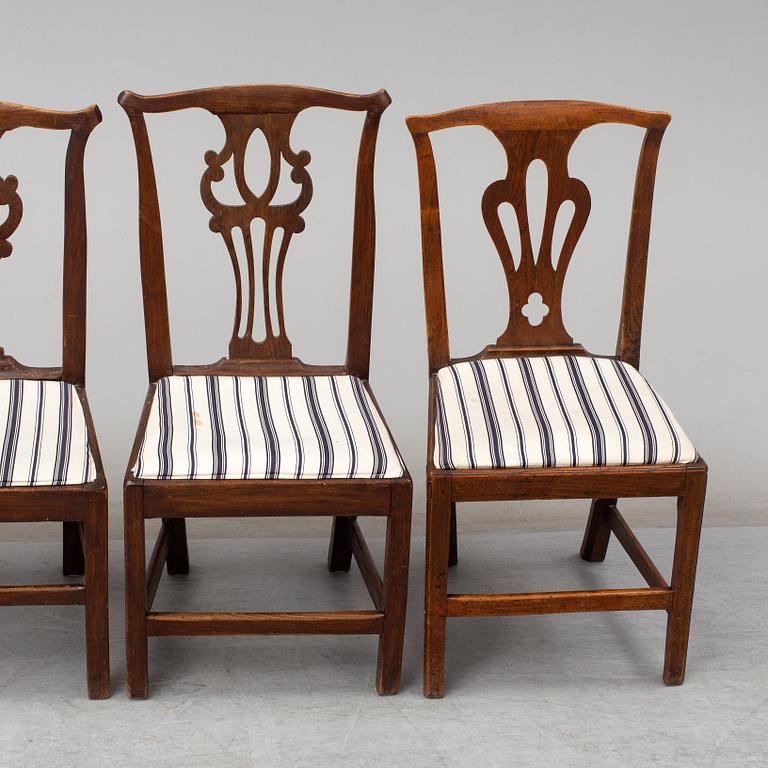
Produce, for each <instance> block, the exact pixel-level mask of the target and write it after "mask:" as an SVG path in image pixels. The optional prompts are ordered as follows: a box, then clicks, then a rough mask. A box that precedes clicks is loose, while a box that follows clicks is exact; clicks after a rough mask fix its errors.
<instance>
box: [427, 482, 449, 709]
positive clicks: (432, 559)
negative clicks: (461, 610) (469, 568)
mask: <svg viewBox="0 0 768 768" xmlns="http://www.w3.org/2000/svg"><path fill="white" fill-rule="evenodd" d="M450 518H451V485H450V483H449V482H440V481H439V480H435V479H434V478H433V479H429V480H428V481H427V535H426V577H425V583H424V695H425V696H426V697H428V698H431V699H434V698H440V697H441V696H442V695H443V690H444V687H445V625H446V620H447V607H448V553H449V549H450V542H449V539H450Z"/></svg>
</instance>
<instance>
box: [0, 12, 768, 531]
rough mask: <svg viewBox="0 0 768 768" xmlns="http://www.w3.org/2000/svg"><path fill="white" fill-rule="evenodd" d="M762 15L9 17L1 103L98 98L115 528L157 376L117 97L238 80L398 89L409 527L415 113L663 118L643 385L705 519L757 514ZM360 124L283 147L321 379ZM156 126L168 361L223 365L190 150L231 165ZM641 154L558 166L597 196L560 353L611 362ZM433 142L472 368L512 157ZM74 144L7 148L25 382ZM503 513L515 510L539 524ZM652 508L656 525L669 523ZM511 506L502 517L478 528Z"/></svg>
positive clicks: (96, 195)
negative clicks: (494, 229)
mask: <svg viewBox="0 0 768 768" xmlns="http://www.w3.org/2000/svg"><path fill="white" fill-rule="evenodd" d="M43 19H44V20H45V21H46V23H45V24H41V20H43ZM766 21H768V6H766V4H765V3H762V2H728V3H701V2H678V3H668V2H644V3H616V2H580V3H570V2H557V3H556V2H537V3H510V2H498V3H490V2H489V3H467V2H445V1H443V2H428V3H427V2H425V3H416V2H407V3H394V2H386V3H385V2H381V3H363V2H334V3H293V2H280V3H272V4H264V3H254V2H215V3H214V2H207V3H203V2H184V3H182V2H178V3H171V2H167V3H160V2H157V1H156V0H155V1H154V2H148V1H146V0H134V1H133V2H130V3H128V2H119V3H118V2H102V3H95V2H94V3H85V2H70V3H66V4H64V3H58V2H49V3H32V2H29V3H16V4H13V6H7V7H4V8H3V11H2V45H0V62H1V63H2V66H0V72H1V73H2V75H1V76H0V98H2V99H4V100H9V101H17V102H22V103H26V104H33V105H39V106H46V107H55V108H61V109H73V108H78V107H82V106H85V105H86V104H89V103H91V102H96V103H98V104H99V105H100V107H101V109H102V112H103V114H104V123H103V124H102V125H101V126H99V127H98V128H97V129H96V130H95V132H94V134H93V136H92V139H91V142H90V145H89V150H88V155H87V192H88V206H89V209H88V214H89V229H90V237H89V249H90V251H89V259H90V267H89V281H90V282H89V322H88V333H89V337H88V390H89V396H90V400H91V403H92V408H93V411H94V417H95V420H96V427H97V430H98V436H99V440H100V443H101V449H102V453H103V456H104V461H105V464H106V468H107V472H108V474H109V481H110V487H111V499H112V510H113V515H114V522H115V525H114V526H113V532H114V533H115V535H119V533H120V531H119V527H118V520H119V510H120V498H121V480H122V475H123V472H124V470H125V465H126V461H127V458H128V452H129V449H130V446H131V443H132V441H133V435H134V430H135V426H136V421H137V418H138V415H139V412H140V409H141V405H142V402H143V399H144V395H145V389H146V380H147V376H146V358H145V349H144V330H143V317H142V309H141V290H140V284H139V261H138V238H137V190H136V169H135V156H134V149H133V144H132V140H131V136H130V131H129V127H128V122H127V119H126V117H125V115H124V114H123V112H122V110H121V109H120V108H119V107H118V106H117V104H116V102H115V99H116V97H117V94H118V93H119V92H120V90H121V89H123V88H130V89H133V90H135V91H138V92H140V93H161V92H167V91H175V90H181V89H187V88H195V87H201V86H210V85H221V84H231V83H246V82H253V83H300V84H308V85H315V86H322V87H328V88H335V89H338V90H345V91H351V92H359V93H365V92H369V91H373V90H376V89H377V88H380V87H385V88H387V89H388V90H389V92H390V94H391V96H392V99H393V104H392V106H391V107H390V108H389V109H388V110H387V112H386V113H385V116H384V118H383V120H382V125H381V132H380V140H379V149H378V157H377V167H376V174H377V177H376V189H377V204H378V256H377V273H376V301H375V317H374V331H373V361H372V372H371V379H372V382H373V385H374V388H375V391H376V392H377V395H378V398H379V400H380V403H381V405H382V407H383V409H384V411H385V414H386V416H387V418H388V421H389V423H390V425H391V427H392V429H393V432H394V434H395V436H396V438H397V441H398V443H399V445H400V447H401V449H402V451H403V454H404V456H405V459H406V461H407V463H408V465H409V467H410V469H411V472H412V474H413V476H414V480H415V483H416V493H415V499H414V501H415V505H416V507H415V510H416V519H417V520H419V519H420V518H421V515H422V505H423V490H422V486H423V465H424V447H425V420H426V419H425V412H426V407H425V406H426V347H425V333H424V312H423V304H422V291H421V252H420V236H419V218H418V194H417V177H416V163H415V157H414V152H413V146H412V143H411V140H410V137H409V135H408V133H407V131H406V128H405V125H404V122H403V119H404V117H405V116H406V115H408V114H413V113H427V112H436V111H441V110H444V109H448V108H451V107H455V106H460V105H464V104H473V103H480V102H488V101H496V100H509V99H561V98H566V99H568V98H570V99H588V100H595V101H606V102H615V103H619V104H627V105H631V106H635V107H644V108H649V109H663V110H668V111H670V112H671V113H672V116H673V119H672V123H671V125H670V127H669V129H668V131H667V135H666V138H665V140H664V145H663V148H662V153H661V158H660V164H659V173H658V180H657V193H656V205H655V209H654V221H653V230H652V238H651V249H650V250H651V254H650V269H649V275H648V289H647V303H646V322H645V328H644V343H643V356H642V370H643V371H644V373H645V374H646V375H647V376H648V377H649V378H650V379H651V380H652V381H653V382H654V383H655V384H656V385H657V387H658V389H660V391H661V393H662V395H663V396H664V397H665V399H666V400H667V401H668V402H669V404H670V405H671V406H672V408H673V409H674V411H675V413H676V414H677V416H678V418H679V419H680V421H681V422H682V424H683V425H684V427H685V428H686V429H687V431H688V432H689V434H690V435H691V436H692V438H693V439H694V442H695V443H696V445H697V446H698V448H699V449H700V451H701V452H702V454H703V455H704V456H705V458H706V459H707V460H708V462H709V464H710V471H711V474H710V492H709V501H708V507H707V514H708V520H709V522H710V524H718V523H719V524H723V523H733V524H739V523H744V522H753V523H754V522H756V521H763V522H764V521H766V519H768V513H767V512H766V490H765V488H766V484H765V472H766V425H767V423H768V418H767V417H768V413H767V410H768V409H767V407H766V386H765V382H766V379H767V378H768V377H767V375H766V374H768V369H767V365H766V356H765V354H764V353H763V351H762V349H761V347H760V340H761V339H762V337H763V336H764V334H760V333H759V330H762V329H764V327H765V319H764V318H765V302H766V298H765V297H766V293H765V291H766V277H767V276H768V273H767V271H766V256H765V233H764V219H765V211H766V210H767V209H768V192H766V189H767V187H766V185H765V172H766V160H768V157H767V156H766V155H767V149H766V148H767V147H768V131H766V99H765V76H766V67H767V65H768V49H766V46H765V31H766ZM360 126H361V122H360V120H359V119H358V117H357V116H351V115H347V114H340V115H336V114H333V113H331V112H323V111H320V110H314V111H312V112H310V113H305V114H304V115H303V116H302V117H301V118H300V119H299V121H298V122H297V124H296V128H295V131H294V135H293V146H294V148H296V149H303V148H306V149H309V150H310V151H311V153H312V157H313V159H312V163H311V165H310V172H311V173H312V176H313V180H314V184H315V199H314V200H313V202H312V204H311V205H310V207H309V209H308V210H307V214H306V218H307V229H306V231H305V233H303V234H301V235H299V236H297V237H296V238H295V239H294V244H293V247H292V250H291V252H290V253H289V256H288V261H287V266H286V302H287V323H288V330H289V334H290V335H291V337H292V339H293V340H294V345H295V351H296V352H297V353H298V355H299V356H300V357H302V358H303V359H305V360H307V361H311V362H338V361H341V360H342V359H343V354H344V343H345V329H346V322H347V289H348V274H349V262H350V243H351V231H352V230H351V223H352V218H351V215H352V190H353V186H352V183H353V171H354V157H355V152H356V144H357V137H358V132H359V129H360ZM149 127H150V133H151V137H152V139H153V142H154V151H155V158H156V163H157V167H158V182H159V185H160V196H161V206H162V211H163V214H164V225H165V245H166V261H167V269H168V283H169V290H170V294H171V314H172V317H171V322H172V333H173V337H174V355H175V359H176V361H177V362H206V361H212V360H215V359H217V358H218V357H220V356H221V355H223V354H225V352H226V344H227V341H228V338H229V333H230V329H231V322H232V312H233V305H232V299H233V285H232V275H231V270H230V267H229V265H228V259H227V256H226V252H225V249H224V246H223V243H222V242H221V240H220V239H219V238H218V236H217V235H213V234H211V233H210V232H209V231H208V228H207V219H208V216H207V212H206V211H205V209H204V208H203V205H202V203H201V201H200V198H199V192H198V185H199V179H200V175H201V174H202V172H203V170H204V164H203V159H202V157H203V153H204V152H205V151H206V150H207V149H212V148H219V147H220V145H221V142H222V136H223V132H222V130H221V126H220V125H219V123H218V121H217V120H216V119H215V118H213V117H212V116H210V115H208V114H207V113H205V112H199V111H190V112H188V113H185V114H178V115H175V116H171V117H161V118H157V119H152V118H150V120H149ZM639 139H640V132H639V130H636V129H630V128H623V127H601V128H596V129H593V131H592V132H591V133H588V134H585V135H584V136H583V137H582V138H581V139H580V140H579V143H578V145H577V148H576V150H575V152H574V155H573V158H572V164H571V168H572V171H573V172H574V174H575V175H578V176H580V177H581V178H583V179H584V180H585V181H586V182H587V184H588V185H589V186H590V189H591V191H592V196H593V213H592V217H591V219H590V221H589V224H588V226H587V230H586V232H585V234H584V236H583V238H582V241H581V243H580V245H579V247H578V249H577V251H576V253H575V255H574V259H573V262H572V268H571V271H570V274H569V278H568V280H567V283H566V300H565V318H566V324H567V326H568V328H569V330H570V331H571V333H572V334H573V335H574V337H575V338H576V339H577V340H580V341H583V342H584V343H585V344H586V345H587V346H588V348H590V349H592V350H595V351H601V352H611V351H612V350H613V345H614V341H615V334H616V322H617V318H618V311H619V305H620V289H621V280H622V275H623V262H624V253H625V247H626V234H627V225H628V214H629V203H630V194H631V185H632V175H633V169H634V162H635V159H636V153H637V150H638V147H639ZM435 145H436V152H437V160H438V166H439V170H440V171H441V173H442V175H441V182H442V187H441V194H442V196H443V200H442V202H443V212H444V227H445V244H446V248H445V250H446V258H447V261H448V266H447V281H448V289H449V300H450V321H451V323H452V327H451V338H452V343H453V349H454V352H455V353H456V354H471V353H473V352H476V351H478V350H479V349H480V348H482V347H483V346H484V345H485V344H486V343H488V342H489V341H492V340H493V339H495V338H496V336H498V334H499V333H500V331H501V330H502V328H503V326H504V322H505V320H504V287H503V280H502V272H501V268H500V265H499V262H498V258H497V256H496V253H495V251H494V250H493V247H492V245H491V243H490V239H489V237H488V235H487V233H486V232H485V230H484V228H483V225H482V219H481V216H480V208H479V197H480V194H481V192H482V190H483V189H484V188H485V187H486V186H487V185H488V183H490V182H491V181H492V180H494V179H496V178H500V175H501V174H503V172H504V164H503V156H502V153H501V150H500V147H499V146H497V145H496V144H495V140H494V139H493V137H492V136H491V135H490V134H485V133H484V132H483V131H482V129H471V128H470V129H462V130H457V131H454V132H452V133H448V134H445V135H438V136H437V137H436V140H435ZM63 148H64V137H63V136H53V135H52V134H48V135H35V132H31V131H15V132H12V133H10V134H7V135H6V136H5V137H4V138H3V139H2V141H0V175H3V176H5V175H7V174H9V173H15V174H16V175H17V176H18V177H19V179H20V192H21V194H22V196H23V198H24V203H25V216H24V220H23V223H22V225H21V228H20V230H19V231H18V233H17V235H16V236H15V238H14V243H15V250H14V253H13V255H12V256H11V258H9V259H7V260H4V261H3V262H2V263H0V344H3V345H4V346H5V347H6V350H7V351H8V353H10V354H14V355H17V356H18V357H19V358H20V359H22V360H23V361H25V362H29V363H34V364H53V363H54V362H55V361H57V360H58V359H60V351H59V345H60V341H59V339H60V332H61V320H60V302H61V299H60V280H61V232H62V211H61V209H62V189H63V187H62V170H63V158H64V155H63ZM258 157H259V156H258V153H254V156H253V157H252V158H251V159H252V160H253V173H254V175H255V176H257V177H258V176H259V173H262V174H263V171H259V169H258V168H257V167H256V162H257V160H258ZM255 186H258V184H255ZM539 188H540V189H543V187H541V184H539ZM535 207H536V208H538V209H540V208H541V206H540V205H538V206H535ZM550 506H551V505H550ZM516 509H517V510H518V511H519V512H521V514H522V518H520V517H518V518H517V519H518V520H519V519H524V520H526V519H528V518H527V517H525V515H526V512H523V511H522V510H520V506H519V505H517V507H516ZM556 509H559V508H556ZM576 509H578V510H581V512H584V511H585V504H584V503H583V502H579V504H578V506H572V507H568V508H567V510H566V512H567V515H566V517H567V519H568V520H569V521H570V523H569V524H572V525H581V522H582V519H583V516H581V515H577V516H576V517H574V516H573V515H572V510H576ZM664 509H665V512H664V515H665V517H664V519H665V520H667V521H669V522H671V519H672V518H671V516H670V515H669V514H668V513H669V511H670V510H671V507H670V506H669V505H667V506H666V507H665V508H664ZM509 510H510V506H509V505H501V506H498V507H497V508H496V510H495V512H494V513H492V514H496V515H504V514H507V513H508V512H509ZM526 510H527V508H526ZM481 514H486V515H488V514H489V513H487V512H486V513H481ZM553 514H559V513H553ZM652 514H653V513H652ZM507 517H509V515H508V514H507ZM478 519H486V520H490V519H491V517H486V518H482V517H481V518H478ZM552 519H553V518H552V517H550V518H547V517H544V518H541V519H539V520H538V523H539V524H543V521H546V520H549V521H550V522H551V520H552ZM530 520H531V521H532V522H534V521H536V520H535V516H534V517H533V518H530ZM656 522H658V520H657V521H656Z"/></svg>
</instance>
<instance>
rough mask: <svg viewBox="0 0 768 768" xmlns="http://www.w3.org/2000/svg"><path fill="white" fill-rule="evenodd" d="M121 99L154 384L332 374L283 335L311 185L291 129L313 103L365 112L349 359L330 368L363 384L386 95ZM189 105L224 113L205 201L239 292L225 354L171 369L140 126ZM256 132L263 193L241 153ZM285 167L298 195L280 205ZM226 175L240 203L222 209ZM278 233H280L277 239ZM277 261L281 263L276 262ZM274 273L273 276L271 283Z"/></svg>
mask: <svg viewBox="0 0 768 768" xmlns="http://www.w3.org/2000/svg"><path fill="white" fill-rule="evenodd" d="M118 101H119V103H120V104H121V106H122V107H123V109H125V111H126V113H127V114H128V117H129V119H130V121H131V127H132V129H133V135H134V140H135V143H136V154H137V160H138V169H139V197H140V201H139V205H140V210H141V213H140V217H139V222H140V224H139V226H140V245H141V268H142V285H143V290H144V319H145V327H146V334H147V357H148V365H149V376H150V380H151V381H156V380H157V379H158V378H159V377H161V376H168V375H171V374H172V373H173V372H177V373H202V372H218V373H227V372H230V373H244V374H247V373H264V372H268V373H269V372H273V373H301V372H305V371H310V370H313V371H319V370H330V367H328V366H322V367H321V366H317V367H313V366H307V365H305V364H303V363H302V362H301V361H299V360H297V359H295V358H293V357H292V349H291V342H290V341H289V339H288V337H287V335H286V332H285V320H284V310H283V307H284V303H283V281H282V276H283V267H284V264H285V258H286V254H287V252H288V248H289V246H290V243H291V239H292V237H293V235H295V234H298V233H299V232H302V231H303V229H304V219H303V217H302V214H303V212H304V210H305V209H306V207H307V205H308V204H309V202H310V200H311V198H312V181H311V179H310V176H309V173H308V171H307V165H308V164H309V162H310V154H309V152H307V151H306V150H301V151H298V152H295V151H294V150H293V149H292V148H291V145H290V133H291V128H292V126H293V123H294V121H295V119H296V116H297V115H298V114H299V112H301V111H302V110H304V109H307V108H309V107H327V108H333V109H343V110H352V111H364V112H366V113H367V114H366V120H365V124H364V127H363V133H362V137H361V142H360V150H359V154H358V165H357V185H356V192H355V221H354V237H353V245H352V279H351V290H350V322H349V335H348V342H347V360H346V364H345V366H343V367H341V366H336V367H335V368H334V371H335V372H341V371H347V372H349V373H353V374H355V375H358V376H361V377H363V378H366V377H367V375H368V365H369V358H370V335H371V315H372V302H373V262H374V243H375V214H374V203H373V161H374V154H375V147H376V135H377V131H378V125H379V120H380V118H381V113H382V112H383V111H384V109H386V107H387V106H388V105H389V103H390V99H389V95H388V94H387V93H386V91H378V92H376V93H372V94H369V95H366V96H356V95H352V94H346V93H338V92H335V91H326V90H320V89H316V88H302V87H298V86H285V85H274V86H271V85H252V86H250V85H249V86H231V87H222V88H204V89H200V90H197V91H185V92H182V93H173V94H165V95H160V96H139V95H137V94H135V93H131V92H130V91H124V92H123V93H122V94H121V95H120V97H119V99H118ZM189 108H202V109H205V110H207V111H208V112H211V113H212V114H214V115H216V116H218V117H219V119H220V120H221V122H222V124H223V126H224V131H225V142H224V146H223V147H222V149H221V150H219V151H218V152H217V151H213V150H210V151H208V152H207V153H206V154H205V157H204V159H205V163H206V166H207V167H206V169H205V172H204V173H203V177H202V180H201V183H200V190H201V195H202V198H203V203H204V204H205V207H206V208H207V209H208V211H209V212H210V213H211V219H210V228H211V230H212V231H213V232H217V233H219V234H221V236H222V238H223V240H224V243H225V245H226V248H227V251H228V253H229V257H230V261H231V263H232V269H233V271H234V277H235V288H236V299H235V318H234V325H233V331H232V338H231V340H230V344H229V357H228V358H225V359H222V360H220V361H219V362H218V363H214V364H213V365H208V366H174V365H173V361H172V356H171V343H170V329H169V323H168V301H167V295H166V285H165V267H164V260H163V244H162V229H161V224H160V211H159V205H158V199H157V187H156V184H155V175H154V166H153V163H152V155H151V150H150V145H149V138H148V134H147V128H146V124H145V120H144V115H145V114H146V113H163V112H172V111H176V110H181V109H189ZM255 131H261V132H262V133H263V135H264V138H265V139H266V142H267V145H268V147H269V157H270V169H269V179H268V181H267V184H266V188H265V189H264V190H263V192H260V193H258V194H257V193H256V192H254V191H253V190H252V189H251V187H250V186H249V185H248V180H247V179H246V176H245V154H246V152H247V148H248V143H249V141H250V139H251V136H252V135H253V134H254V132H255ZM283 161H284V162H285V163H287V164H288V166H290V168H291V180H292V181H293V182H294V184H296V185H298V187H299V190H298V193H297V196H296V198H295V199H294V200H292V201H290V202H287V203H276V202H274V198H275V194H276V192H277V190H278V187H279V183H280V172H281V166H282V164H283ZM230 165H231V170H230ZM227 172H231V173H233V175H234V182H235V187H236V189H237V192H238V194H239V196H240V198H241V199H242V204H240V203H238V204H235V205H231V204H225V203H222V202H221V201H220V200H219V199H218V198H217V197H216V194H215V187H214V184H216V183H217V182H220V181H222V180H223V179H224V175H225V173H227ZM256 218H260V219H262V220H263V221H264V240H263V243H261V244H260V245H261V248H260V249H259V248H258V246H257V244H254V243H253V241H252V235H251V225H252V223H253V221H254V219H256ZM238 229H239V230H240V232H241V233H242V239H243V244H244V248H245V255H244V256H245V258H244V260H242V261H241V260H240V259H238V256H237V246H236V242H235V238H234V237H233V233H234V232H235V230H238ZM278 230H280V231H281V233H282V234H277V233H278ZM277 237H280V238H281V239H280V241H279V248H278V249H277V253H276V255H275V254H274V247H273V246H274V245H276V243H277V240H276V238H277ZM259 250H260V252H261V258H260V259H259V258H258V254H259ZM273 259H275V260H276V263H275V264H274V265H273V264H272V260H273ZM243 262H244V263H243ZM272 274H274V279H273V280H272V281H271V282H270V276H271V275H272ZM258 283H260V284H261V291H262V303H263V310H264V328H265V336H264V338H263V339H254V337H253V334H254V325H255V313H256V304H257V302H256V296H257V293H256V291H257V284H258ZM272 307H274V312H273V309H272Z"/></svg>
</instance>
